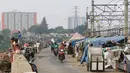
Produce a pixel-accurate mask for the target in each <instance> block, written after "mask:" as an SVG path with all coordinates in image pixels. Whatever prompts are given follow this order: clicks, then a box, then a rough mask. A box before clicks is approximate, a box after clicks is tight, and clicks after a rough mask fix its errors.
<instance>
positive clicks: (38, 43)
mask: <svg viewBox="0 0 130 73" xmlns="http://www.w3.org/2000/svg"><path fill="white" fill-rule="evenodd" d="M36 46H37V52H39V47H40V42H39V41H37V43H36Z"/></svg>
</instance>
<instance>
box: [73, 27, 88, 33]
mask: <svg viewBox="0 0 130 73" xmlns="http://www.w3.org/2000/svg"><path fill="white" fill-rule="evenodd" d="M75 30H77V32H79V33H80V34H83V32H84V31H85V30H86V27H85V25H80V26H78V27H76V28H75Z"/></svg>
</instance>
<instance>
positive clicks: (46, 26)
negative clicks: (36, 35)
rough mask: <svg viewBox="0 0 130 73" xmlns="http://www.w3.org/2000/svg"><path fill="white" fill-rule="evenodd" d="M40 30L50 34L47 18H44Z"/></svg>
mask: <svg viewBox="0 0 130 73" xmlns="http://www.w3.org/2000/svg"><path fill="white" fill-rule="evenodd" d="M39 29H40V30H42V31H43V33H48V24H47V22H46V17H44V18H43V19H42V22H41V24H40V27H39ZM40 33H41V32H40Z"/></svg>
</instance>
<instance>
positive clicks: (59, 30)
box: [55, 26, 65, 33]
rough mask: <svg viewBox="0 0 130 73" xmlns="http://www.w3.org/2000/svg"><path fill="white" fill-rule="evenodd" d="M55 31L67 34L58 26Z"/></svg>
mask: <svg viewBox="0 0 130 73" xmlns="http://www.w3.org/2000/svg"><path fill="white" fill-rule="evenodd" d="M55 31H56V32H57V33H65V29H64V28H63V27H62V26H58V27H56V28H55Z"/></svg>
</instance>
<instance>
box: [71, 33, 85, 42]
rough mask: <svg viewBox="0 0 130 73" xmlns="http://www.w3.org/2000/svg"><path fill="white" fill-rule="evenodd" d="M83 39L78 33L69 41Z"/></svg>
mask: <svg viewBox="0 0 130 73" xmlns="http://www.w3.org/2000/svg"><path fill="white" fill-rule="evenodd" d="M84 38H85V37H84V36H82V35H81V34H79V33H77V32H76V33H75V34H74V35H73V36H72V37H71V39H70V41H71V40H80V39H84Z"/></svg>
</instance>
